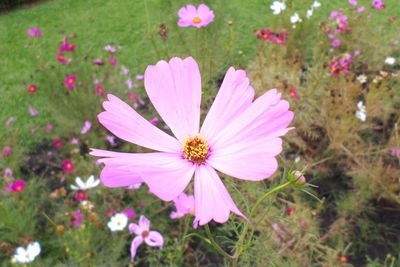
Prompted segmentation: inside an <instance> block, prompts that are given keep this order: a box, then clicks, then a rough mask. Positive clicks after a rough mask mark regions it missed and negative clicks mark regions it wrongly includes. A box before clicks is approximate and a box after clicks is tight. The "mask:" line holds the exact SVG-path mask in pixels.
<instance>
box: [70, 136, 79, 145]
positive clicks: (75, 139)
mask: <svg viewBox="0 0 400 267" xmlns="http://www.w3.org/2000/svg"><path fill="white" fill-rule="evenodd" d="M71 144H72V145H78V144H79V139H78V138H76V137H74V138H72V140H71Z"/></svg>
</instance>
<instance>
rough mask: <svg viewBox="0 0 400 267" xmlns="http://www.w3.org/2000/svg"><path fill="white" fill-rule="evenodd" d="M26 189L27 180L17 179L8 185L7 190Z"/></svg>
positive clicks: (16, 191) (21, 190) (18, 190)
mask: <svg viewBox="0 0 400 267" xmlns="http://www.w3.org/2000/svg"><path fill="white" fill-rule="evenodd" d="M24 189H25V181H24V180H15V181H14V182H12V183H11V184H10V185H9V186H8V188H7V191H9V192H15V193H21V192H23V191H24Z"/></svg>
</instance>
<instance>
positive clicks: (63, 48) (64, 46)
mask: <svg viewBox="0 0 400 267" xmlns="http://www.w3.org/2000/svg"><path fill="white" fill-rule="evenodd" d="M75 47H76V45H75V44H70V43H68V37H66V36H65V37H64V41H63V43H62V44H61V45H60V47H59V48H58V50H59V51H60V52H63V51H69V52H73V51H75Z"/></svg>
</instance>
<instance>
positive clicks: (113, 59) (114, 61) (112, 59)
mask: <svg viewBox="0 0 400 267" xmlns="http://www.w3.org/2000/svg"><path fill="white" fill-rule="evenodd" d="M108 63H110V65H111V66H112V67H116V66H117V65H118V59H117V58H116V57H115V56H110V57H109V58H108Z"/></svg>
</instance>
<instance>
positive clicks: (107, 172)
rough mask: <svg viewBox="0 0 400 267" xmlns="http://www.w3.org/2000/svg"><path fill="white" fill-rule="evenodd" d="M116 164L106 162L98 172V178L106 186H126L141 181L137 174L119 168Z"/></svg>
mask: <svg viewBox="0 0 400 267" xmlns="http://www.w3.org/2000/svg"><path fill="white" fill-rule="evenodd" d="M119 167H120V165H118V164H107V165H106V166H105V167H104V168H103V170H102V171H101V173H100V180H101V182H102V183H103V184H104V186H107V187H127V186H131V185H134V184H137V183H140V182H142V181H143V180H142V178H140V176H139V174H137V173H135V172H132V171H129V170H119V169H118V168H119Z"/></svg>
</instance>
